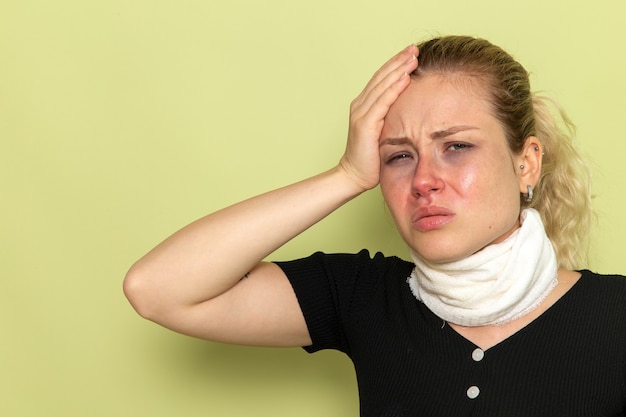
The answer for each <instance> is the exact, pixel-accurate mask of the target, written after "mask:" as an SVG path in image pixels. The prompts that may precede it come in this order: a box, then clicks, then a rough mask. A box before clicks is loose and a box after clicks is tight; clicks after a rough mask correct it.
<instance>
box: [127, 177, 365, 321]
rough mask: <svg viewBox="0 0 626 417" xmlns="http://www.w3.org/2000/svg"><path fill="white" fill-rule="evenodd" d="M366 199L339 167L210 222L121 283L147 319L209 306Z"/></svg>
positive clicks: (180, 236) (173, 241)
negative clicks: (152, 313)
mask: <svg viewBox="0 0 626 417" xmlns="http://www.w3.org/2000/svg"><path fill="white" fill-rule="evenodd" d="M363 191H364V190H363V188H360V187H359V186H358V185H357V183H356V182H355V181H353V180H352V178H351V177H350V175H349V174H347V173H346V172H345V171H344V170H343V169H341V168H339V167H338V168H333V169H331V170H329V171H327V172H324V173H322V174H319V175H317V176H315V177H312V178H309V179H306V180H304V181H301V182H298V183H295V184H292V185H289V186H287V187H284V188H280V189H277V190H274V191H271V192H268V193H265V194H262V195H259V196H256V197H253V198H251V199H248V200H245V201H242V202H240V203H237V204H235V205H233V206H230V207H227V208H225V209H222V210H220V211H217V212H215V213H213V214H210V215H208V216H206V217H204V218H201V219H199V220H197V221H196V222H194V223H191V224H190V225H188V226H186V227H184V228H183V229H181V230H180V231H178V232H176V233H175V234H173V235H172V236H170V237H169V238H167V239H166V240H165V241H163V242H162V243H161V244H159V245H158V246H157V247H156V248H154V249H153V250H152V251H150V252H149V253H148V254H147V255H145V256H144V257H143V258H141V259H140V260H139V261H138V262H137V263H136V264H135V265H133V267H132V268H131V269H130V271H129V272H128V274H127V276H126V279H125V284H124V287H125V291H126V294H127V296H128V297H129V299H130V300H131V302H132V303H133V305H134V306H135V308H136V309H137V310H138V311H139V312H140V313H142V311H143V313H142V314H144V313H145V314H144V315H149V313H148V311H147V310H152V309H161V308H165V309H168V308H170V306H172V305H175V306H185V305H194V304H197V303H201V302H204V301H207V300H209V299H212V298H213V297H216V296H218V295H220V294H222V293H223V292H225V291H227V290H228V289H230V288H232V287H233V286H234V285H235V284H236V283H237V282H238V281H239V280H240V279H241V278H242V277H243V276H244V275H245V274H246V273H247V272H248V271H250V270H251V269H252V268H253V267H254V266H255V265H257V264H258V263H259V262H260V261H262V260H263V259H264V258H265V257H267V256H268V255H269V254H270V253H272V252H273V251H274V250H276V249H277V248H279V247H280V246H282V245H283V244H285V243H286V242H287V241H289V240H290V239H292V238H293V237H295V236H297V235H298V234H300V233H301V232H303V231H304V230H306V229H307V228H309V227H310V226H312V225H313V224H315V223H316V222H318V221H319V220H321V219H323V218H324V217H326V216H327V215H328V214H330V213H331V212H333V211H334V210H335V209H337V208H338V207H340V206H341V205H343V204H344V203H346V202H347V201H349V200H351V199H352V198H354V197H356V196H357V195H358V194H360V193H361V192H363Z"/></svg>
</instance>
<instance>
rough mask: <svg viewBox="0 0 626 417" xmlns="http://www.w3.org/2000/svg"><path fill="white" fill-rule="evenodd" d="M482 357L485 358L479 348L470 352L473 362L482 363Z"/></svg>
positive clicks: (483, 352)
mask: <svg viewBox="0 0 626 417" xmlns="http://www.w3.org/2000/svg"><path fill="white" fill-rule="evenodd" d="M484 357H485V351H484V350H482V349H480V348H476V349H474V351H473V352H472V359H474V361H476V362H480V361H482V360H483V358H484Z"/></svg>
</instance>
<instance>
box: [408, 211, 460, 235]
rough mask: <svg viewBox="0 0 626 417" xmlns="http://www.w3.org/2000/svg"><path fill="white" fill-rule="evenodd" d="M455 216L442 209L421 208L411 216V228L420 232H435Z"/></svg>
mask: <svg viewBox="0 0 626 417" xmlns="http://www.w3.org/2000/svg"><path fill="white" fill-rule="evenodd" d="M455 216H456V215H455V214H454V213H453V212H452V211H450V210H448V209H446V208H444V207H437V206H428V207H422V208H420V209H418V210H417V211H416V212H415V214H414V215H413V227H415V228H416V229H417V230H419V231H420V232H428V231H431V230H436V229H439V228H441V227H443V226H445V225H446V224H448V223H450V222H451V221H452V220H453V219H454V217H455Z"/></svg>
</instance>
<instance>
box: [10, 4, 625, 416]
mask: <svg viewBox="0 0 626 417" xmlns="http://www.w3.org/2000/svg"><path fill="white" fill-rule="evenodd" d="M625 12H626V6H625V3H624V2H623V1H621V0H614V1H606V0H599V1H594V2H582V1H580V2H576V1H571V0H569V1H550V0H530V1H525V2H519V1H516V2H510V1H500V0H474V1H467V0H450V1H445V2H434V1H428V2H426V1H423V2H420V1H416V0H412V1H404V0H402V1H362V0H359V1H357V0H346V1H339V0H317V1H314V2H313V1H306V2H304V1H294V0H265V1H245V0H230V1H219V2H218V1H211V0H190V1H184V0H183V1H157V0H124V1H122V0H106V1H104V0H92V1H89V0H81V1H78V0H59V1H43V0H39V1H37V0H19V1H18V0H13V1H11V0H0V236H1V238H0V329H1V333H0V335H1V336H0V337H1V339H0V415H2V416H7V417H14V416H16V417H17V416H20V417H21V416H59V417H60V416H64V417H67V416H128V417H131V416H132V417H143V416H155V417H156V416H186V417H194V416H267V417H270V416H271V417H279V416H290V417H291V416H316V417H317V416H331V417H332V416H337V417H339V416H357V415H358V395H357V391H356V385H355V379H354V374H353V371H352V368H351V365H350V362H349V360H347V359H346V358H345V357H344V356H343V355H342V354H339V353H336V352H322V353H319V354H316V355H307V354H306V353H304V352H303V351H302V350H300V349H259V348H250V347H231V346H225V345H220V344H215V343H210V342H205V341H199V340H195V339H191V338H188V337H184V336H180V335H177V334H174V333H171V332H169V331H167V330H164V329H162V328H160V327H158V326H157V325H154V324H152V323H150V322H147V321H145V320H143V319H141V318H139V317H138V316H137V315H136V314H135V313H134V312H133V311H132V309H131V307H130V306H129V304H128V303H127V302H126V300H125V299H124V297H123V294H122V291H121V282H122V279H123V276H124V274H125V272H126V270H127V269H128V267H129V266H130V265H131V264H132V262H134V261H135V260H136V259H137V258H139V257H140V256H141V255H142V254H143V253H145V252H146V251H147V250H149V249H150V248H151V247H152V246H154V245H155V244H156V243H157V242H159V241H160V240H161V239H163V238H164V237H166V236H167V235H168V234H170V233H171V232H173V231H174V230H176V229H177V228H179V227H181V226H182V225H184V224H186V223H188V222H190V221H192V220H194V219H196V218H198V217H200V216H202V215H204V214H206V213H208V212H211V211H213V210H216V209H218V208H221V207H223V206H225V205H228V204H230V203H233V202H235V201H238V200H240V199H242V198H245V197H247V196H250V195H253V194H256V193H260V192H262V191H265V190H268V189H272V188H275V187H278V186H280V185H283V184H286V183H290V182H294V181H296V180H299V179H301V178H304V177H307V176H309V175H313V174H315V173H317V172H320V171H321V170H325V169H327V168H329V167H331V166H332V165H333V164H335V163H336V161H337V160H338V158H339V157H340V155H341V152H342V150H343V147H344V140H345V136H346V130H347V113H348V105H349V103H350V101H351V100H352V98H353V97H355V96H356V95H357V94H358V93H359V92H360V90H361V88H362V86H364V84H365V83H366V82H367V80H368V79H369V77H370V75H371V74H372V73H373V72H374V71H375V70H376V69H377V68H378V67H379V65H380V64H381V63H382V62H384V61H385V60H386V59H387V58H388V57H389V56H391V55H393V54H394V53H395V52H396V51H398V50H400V49H402V48H403V47H404V46H406V45H407V44H409V43H410V42H414V41H418V40H422V39H424V38H427V37H430V36H432V35H437V34H470V35H475V36H481V37H486V38H487V39H490V40H492V41H493V42H495V43H496V44H499V45H501V46H503V47H504V48H505V49H507V50H509V51H510V52H511V53H512V54H513V55H514V56H516V57H517V58H518V59H519V60H520V61H521V62H522V63H523V64H524V65H525V66H526V67H527V68H528V69H529V70H530V71H531V72H532V81H533V83H534V87H535V89H537V90H543V91H545V92H546V93H548V94H550V95H552V96H554V97H556V98H557V99H558V100H559V101H560V102H561V103H562V104H563V106H564V107H565V108H566V109H567V110H568V112H569V114H570V116H571V117H572V118H573V120H574V121H575V123H576V124H577V126H578V133H579V143H580V146H581V147H582V148H583V151H584V152H585V153H586V154H587V155H588V156H589V158H590V160H591V161H592V164H593V169H594V192H595V194H596V196H597V197H596V207H597V209H598V212H599V220H598V222H597V225H596V227H595V229H594V234H593V236H592V259H591V261H592V262H591V265H590V266H591V268H592V269H595V270H599V271H601V272H622V273H626V267H625V265H624V260H623V256H624V255H623V249H622V247H623V242H624V241H625V240H626V239H625V238H624V232H625V231H626V216H624V215H623V211H624V209H625V208H626V198H625V197H624V194H625V193H624V192H625V189H626V187H625V186H624V182H623V181H624V178H625V175H624V174H625V173H626V168H625V166H626V163H625V156H626V143H625V141H624V136H625V135H624V121H625V116H624V110H625V106H624V104H623V101H624V98H625V97H626V81H625V77H624V75H625V74H626V58H625V54H624V46H623V43H624V39H625V38H626V37H625V34H626V29H624V15H625ZM362 247H367V248H369V249H370V250H372V251H377V250H382V251H384V252H385V253H387V254H398V255H401V256H406V254H405V249H404V247H403V245H402V243H401V242H400V241H399V239H398V238H397V237H396V234H395V231H394V230H393V227H392V223H391V221H390V219H389V217H388V215H387V214H386V213H385V209H384V207H383V203H382V200H381V198H380V195H379V193H378V191H373V192H370V193H368V194H366V195H364V196H362V197H360V198H359V199H357V200H355V201H353V202H351V203H350V204H348V205H347V206H345V207H343V208H342V209H340V210H338V211H337V212H336V213H334V214H333V215H332V216H330V217H329V218H328V219H327V220H325V221H324V222H322V223H321V224H319V225H317V226H315V227H314V228H312V229H311V230H310V231H309V232H307V233H306V234H304V235H303V236H300V237H298V238H297V239H295V240H293V241H292V242H290V243H289V244H288V245H287V246H285V247H284V248H282V249H281V250H280V251H279V252H278V253H277V254H275V255H273V256H272V259H289V258H293V257H300V256H305V255H308V254H309V253H311V252H313V251H315V250H318V249H319V250H324V251H328V252H333V251H356V250H359V249H361V248H362Z"/></svg>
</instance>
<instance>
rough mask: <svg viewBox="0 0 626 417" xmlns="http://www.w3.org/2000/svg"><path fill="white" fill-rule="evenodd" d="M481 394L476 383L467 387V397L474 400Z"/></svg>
mask: <svg viewBox="0 0 626 417" xmlns="http://www.w3.org/2000/svg"><path fill="white" fill-rule="evenodd" d="M479 394H480V389H479V388H478V387H477V386H476V385H472V386H471V387H469V388H468V389H467V398H469V399H470V400H473V399H474V398H476V397H478V395H479Z"/></svg>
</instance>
